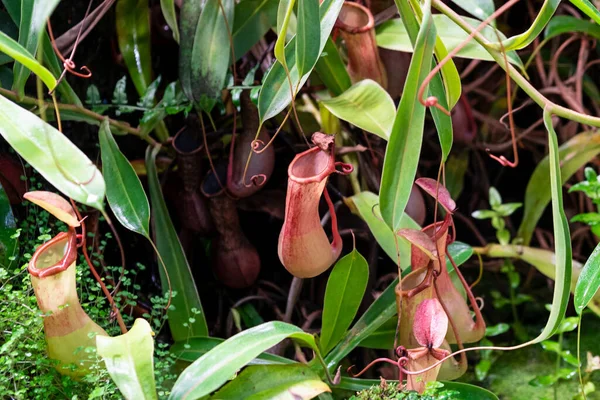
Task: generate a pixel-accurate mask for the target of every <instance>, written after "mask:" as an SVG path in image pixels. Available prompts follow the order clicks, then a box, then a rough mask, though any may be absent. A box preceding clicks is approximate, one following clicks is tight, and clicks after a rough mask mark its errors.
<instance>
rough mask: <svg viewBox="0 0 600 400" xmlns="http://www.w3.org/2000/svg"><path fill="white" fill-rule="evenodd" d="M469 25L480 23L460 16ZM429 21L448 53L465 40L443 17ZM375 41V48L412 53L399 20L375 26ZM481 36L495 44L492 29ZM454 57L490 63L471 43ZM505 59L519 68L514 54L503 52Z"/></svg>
mask: <svg viewBox="0 0 600 400" xmlns="http://www.w3.org/2000/svg"><path fill="white" fill-rule="evenodd" d="M462 18H463V19H465V21H467V22H468V23H469V24H470V25H471V26H477V25H479V24H480V21H477V20H475V19H473V18H467V17H462ZM433 21H434V23H435V27H436V28H437V30H438V32H439V33H438V36H439V38H440V39H441V40H442V42H443V43H444V46H446V49H447V50H448V51H452V50H453V49H454V48H455V47H457V46H458V45H460V44H461V43H462V42H463V41H464V40H465V39H466V38H467V37H468V34H467V33H466V32H465V31H463V30H462V29H461V28H460V27H459V26H458V25H456V24H455V23H454V22H452V20H450V19H449V18H448V17H446V16H445V15H443V14H435V15H433ZM376 33H377V36H376V40H377V45H378V46H379V47H383V48H384V49H389V50H396V51H404V52H412V51H413V46H412V44H411V40H410V37H409V33H408V32H407V31H406V26H405V24H404V23H403V22H402V20H401V19H399V18H396V19H392V20H389V21H386V22H384V23H382V24H381V25H379V26H378V27H377V29H376ZM481 34H482V35H483V36H484V37H486V38H487V39H488V40H489V41H490V42H497V41H498V37H497V36H496V33H495V32H494V29H493V28H492V27H490V26H486V27H485V28H484V29H483V30H482V31H481ZM498 34H499V35H500V38H504V36H503V35H502V33H500V32H498ZM456 57H462V58H469V59H476V60H485V61H494V59H493V58H492V56H491V55H490V53H489V52H488V51H487V50H486V49H485V48H484V47H483V46H481V45H480V44H479V43H477V42H476V41H474V40H471V41H470V42H469V43H468V44H467V45H466V46H465V47H463V48H462V49H461V50H460V51H459V52H458V53H457V54H456ZM506 57H507V59H508V61H509V62H510V63H511V64H513V65H516V66H518V67H520V68H523V62H522V61H521V58H520V57H519V56H518V54H517V53H516V52H515V51H507V53H506Z"/></svg>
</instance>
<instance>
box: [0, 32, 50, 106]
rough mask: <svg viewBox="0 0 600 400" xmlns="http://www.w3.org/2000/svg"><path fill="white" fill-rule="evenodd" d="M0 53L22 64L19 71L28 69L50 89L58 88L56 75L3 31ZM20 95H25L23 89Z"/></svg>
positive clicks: (0, 33) (0, 37)
mask: <svg viewBox="0 0 600 400" xmlns="http://www.w3.org/2000/svg"><path fill="white" fill-rule="evenodd" d="M0 51H1V52H3V53H5V54H6V55H8V56H10V57H12V58H14V59H15V61H18V62H19V63H21V64H22V65H20V64H19V65H20V67H19V70H21V68H22V67H23V66H25V67H27V68H28V69H29V70H31V71H33V73H34V74H36V75H37V76H39V77H40V79H41V80H42V81H43V82H44V84H45V85H46V86H47V87H48V89H50V90H54V88H55V87H56V78H55V77H54V75H52V73H51V72H50V71H48V70H47V69H46V68H45V67H44V66H42V65H41V64H40V63H39V62H38V61H37V60H36V59H35V57H34V56H33V55H32V54H31V53H30V52H29V51H27V49H26V48H25V47H23V46H21V45H20V44H19V43H17V42H16V41H14V40H13V39H12V38H11V37H10V36H8V35H7V34H5V33H4V32H2V31H0ZM15 66H16V64H15ZM15 79H16V75H15ZM13 82H15V86H16V82H17V81H16V80H14V81H13ZM23 86H24V84H23ZM13 87H14V86H13ZM19 93H20V94H19V95H20V96H24V94H25V92H24V91H23V89H21V91H20V92H19Z"/></svg>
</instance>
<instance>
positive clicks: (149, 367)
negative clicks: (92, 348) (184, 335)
mask: <svg viewBox="0 0 600 400" xmlns="http://www.w3.org/2000/svg"><path fill="white" fill-rule="evenodd" d="M96 347H97V349H98V355H99V356H100V357H102V359H103V360H104V363H105V364H106V369H107V370H108V373H109V374H110V377H111V378H112V379H113V381H114V382H115V383H116V384H117V387H118V388H119V391H120V392H121V393H122V394H123V396H124V397H125V398H127V399H143V400H153V399H157V398H158V397H157V395H156V385H155V383H154V340H153V339H152V329H151V328H150V325H149V324H148V322H147V321H146V320H145V319H142V318H138V319H136V320H135V323H134V324H133V327H132V328H131V329H130V330H129V332H127V333H125V334H123V335H120V336H116V337H109V336H102V335H97V336H96Z"/></svg>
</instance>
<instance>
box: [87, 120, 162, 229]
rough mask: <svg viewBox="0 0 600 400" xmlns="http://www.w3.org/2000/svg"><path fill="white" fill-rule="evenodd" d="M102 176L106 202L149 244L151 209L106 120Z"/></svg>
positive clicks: (128, 226)
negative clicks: (105, 184)
mask: <svg viewBox="0 0 600 400" xmlns="http://www.w3.org/2000/svg"><path fill="white" fill-rule="evenodd" d="M99 136H100V150H101V154H102V173H103V174H104V180H105V181H106V182H107V187H106V199H107V200H108V204H109V205H110V208H111V209H112V210H113V212H114V214H115V216H116V217H117V219H118V220H119V222H120V223H121V224H122V225H123V226H124V227H125V228H127V229H129V230H132V231H134V232H137V233H139V234H140V235H142V236H145V237H146V238H147V239H148V240H150V226H149V225H150V205H149V204H148V198H147V197H146V193H145V192H144V188H143V187H142V183H141V182H140V178H138V176H137V174H136V173H135V170H134V169H133V167H132V166H131V164H130V163H129V160H127V158H126V157H125V156H124V155H123V153H121V150H119V146H118V145H117V142H116V141H115V138H114V137H113V135H112V133H111V132H110V125H109V123H108V120H107V119H105V120H104V121H103V122H102V124H101V125H100V131H99Z"/></svg>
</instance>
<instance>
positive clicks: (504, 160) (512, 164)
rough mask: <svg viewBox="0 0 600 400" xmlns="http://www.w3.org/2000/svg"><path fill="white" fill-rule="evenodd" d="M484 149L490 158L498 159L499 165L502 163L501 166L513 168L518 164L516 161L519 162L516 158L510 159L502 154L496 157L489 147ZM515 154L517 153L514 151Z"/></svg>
mask: <svg viewBox="0 0 600 400" xmlns="http://www.w3.org/2000/svg"><path fill="white" fill-rule="evenodd" d="M485 151H487V152H488V155H489V156H490V158H491V159H492V160H496V161H498V162H499V163H500V165H502V166H503V167H511V168H515V167H516V166H517V165H518V163H519V162H518V161H517V160H515V161H510V160H509V159H508V158H506V157H504V156H500V157H498V156H496V155H494V154H492V153H491V150H490V149H485ZM515 154H517V153H515Z"/></svg>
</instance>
